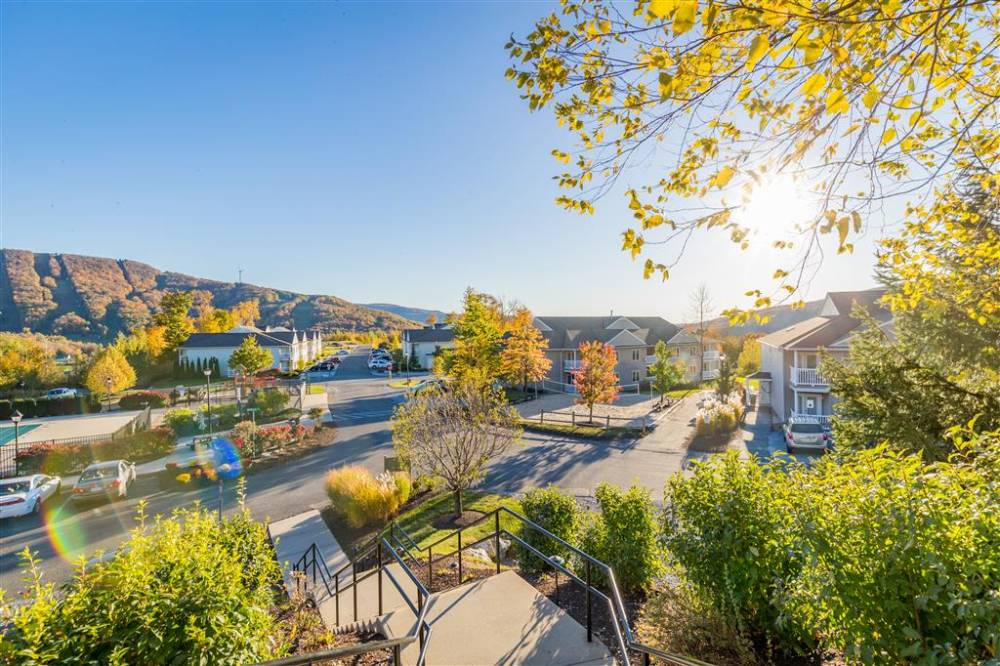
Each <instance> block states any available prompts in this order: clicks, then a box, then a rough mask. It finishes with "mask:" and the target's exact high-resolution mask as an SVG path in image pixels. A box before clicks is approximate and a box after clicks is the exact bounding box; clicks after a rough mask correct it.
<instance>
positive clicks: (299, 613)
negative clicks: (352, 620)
mask: <svg viewBox="0 0 1000 666" xmlns="http://www.w3.org/2000/svg"><path fill="white" fill-rule="evenodd" d="M277 619H278V621H279V625H280V626H281V628H282V629H283V630H284V632H285V633H286V635H287V637H288V638H289V639H290V640H291V642H292V646H291V647H292V649H291V651H290V652H289V655H301V654H311V653H314V652H322V651H324V650H331V649H334V648H338V647H346V646H349V645H358V644H360V643H370V642H373V641H380V640H385V636H383V635H382V634H380V633H377V632H370V631H362V632H351V633H343V634H337V633H333V632H332V631H330V630H329V629H327V628H326V627H325V626H324V625H323V620H322V618H321V617H320V614H319V611H318V610H316V606H315V605H314V604H313V603H312V602H311V601H308V600H306V599H305V598H302V597H296V598H294V599H292V600H291V601H290V603H288V604H286V605H283V606H282V607H281V609H280V611H278V613H277ZM311 663H313V664H317V665H319V664H324V665H327V666H334V665H336V666H348V665H351V666H383V665H385V666H388V665H389V664H391V663H392V650H377V651H373V652H366V653H363V654H359V655H354V656H350V657H343V658H338V659H326V660H322V661H314V662H311Z"/></svg>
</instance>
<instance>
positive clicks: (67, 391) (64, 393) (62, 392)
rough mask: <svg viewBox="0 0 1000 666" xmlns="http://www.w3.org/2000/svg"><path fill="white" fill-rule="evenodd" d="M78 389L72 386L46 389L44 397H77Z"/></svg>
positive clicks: (54, 398)
mask: <svg viewBox="0 0 1000 666" xmlns="http://www.w3.org/2000/svg"><path fill="white" fill-rule="evenodd" d="M76 393H77V392H76V389H71V388H54V389H52V390H50V391H46V392H45V395H43V396H42V397H43V398H45V399H46V400H56V399H58V398H75V397H76Z"/></svg>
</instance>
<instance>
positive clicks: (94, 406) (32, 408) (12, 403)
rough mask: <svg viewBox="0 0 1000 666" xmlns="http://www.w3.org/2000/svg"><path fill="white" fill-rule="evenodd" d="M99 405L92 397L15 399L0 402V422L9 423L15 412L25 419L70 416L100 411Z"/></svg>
mask: <svg viewBox="0 0 1000 666" xmlns="http://www.w3.org/2000/svg"><path fill="white" fill-rule="evenodd" d="M100 409H101V403H100V401H99V400H98V399H97V398H95V397H93V396H88V397H85V396H78V397H75V398H52V399H46V398H16V399H14V400H10V399H4V400H0V421H9V420H10V417H11V415H12V414H13V413H14V412H15V411H18V412H21V414H22V415H23V416H24V418H26V419H33V418H41V417H44V416H70V415H73V414H90V413H91V412H96V411H100Z"/></svg>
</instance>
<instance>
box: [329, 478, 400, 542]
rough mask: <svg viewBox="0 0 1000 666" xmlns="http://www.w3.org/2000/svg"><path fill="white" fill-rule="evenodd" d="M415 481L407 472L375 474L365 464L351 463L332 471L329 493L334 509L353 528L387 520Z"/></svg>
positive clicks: (396, 510)
mask: <svg viewBox="0 0 1000 666" xmlns="http://www.w3.org/2000/svg"><path fill="white" fill-rule="evenodd" d="M411 490H412V484H411V483H410V477H409V476H408V475H407V474H406V473H405V472H395V473H393V472H382V473H381V474H379V475H378V476H372V474H371V472H369V471H368V470H367V469H365V468H364V467H359V466H357V465H351V466H348V467H341V468H340V469H335V470H333V471H331V472H330V474H329V475H328V476H327V477H326V493H327V495H328V496H329V497H330V502H331V503H332V504H333V508H334V510H335V511H336V512H337V513H339V514H340V515H342V516H343V517H344V518H345V519H346V520H347V522H348V524H350V525H351V526H352V527H364V526H365V525H370V524H372V523H378V522H385V521H387V520H389V519H390V518H392V517H393V516H394V515H396V512H398V511H399V507H401V506H402V505H403V504H405V503H406V500H408V499H409V498H410V491H411Z"/></svg>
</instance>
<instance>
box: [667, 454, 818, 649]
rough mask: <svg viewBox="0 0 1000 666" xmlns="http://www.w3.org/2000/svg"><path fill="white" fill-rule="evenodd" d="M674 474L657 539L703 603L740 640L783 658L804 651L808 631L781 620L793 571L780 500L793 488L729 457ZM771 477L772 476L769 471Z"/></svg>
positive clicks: (795, 553)
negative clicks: (768, 647) (770, 647)
mask: <svg viewBox="0 0 1000 666" xmlns="http://www.w3.org/2000/svg"><path fill="white" fill-rule="evenodd" d="M693 470H694V473H693V474H691V475H685V474H675V475H674V476H673V477H671V478H670V479H669V481H668V482H667V485H666V489H665V490H664V507H665V509H664V514H663V515H664V525H663V527H664V529H663V532H664V539H665V546H666V549H667V551H668V553H669V555H670V558H671V561H672V562H673V563H674V564H675V565H678V566H679V567H680V569H681V571H682V573H683V576H684V578H685V579H686V580H687V581H688V582H690V583H691V585H692V586H693V588H694V589H695V590H697V591H698V592H699V593H700V594H701V596H702V598H703V599H704V601H705V602H706V603H708V604H709V605H711V606H712V607H713V608H714V609H715V611H716V612H718V613H720V614H721V615H722V616H723V617H730V618H732V619H733V621H734V622H735V624H736V625H737V626H738V627H740V629H741V630H742V631H744V632H746V635H747V636H749V637H752V638H754V639H764V640H769V641H770V642H771V643H774V644H779V645H781V646H783V647H784V648H785V651H787V652H799V651H804V650H809V649H811V647H812V646H811V643H810V632H809V631H808V630H807V629H805V628H803V627H802V626H801V625H799V624H798V623H797V622H795V621H792V620H790V619H789V618H787V617H786V616H785V614H784V609H783V607H782V599H783V597H782V593H783V590H784V588H785V587H786V586H787V585H788V583H789V581H791V580H793V579H794V578H795V577H796V576H797V575H798V573H799V571H800V570H801V565H802V559H801V552H799V548H798V547H797V539H796V538H795V534H794V531H793V529H792V520H791V517H790V515H789V511H788V507H787V506H786V505H785V504H786V496H787V495H788V494H789V493H794V492H795V491H796V489H795V488H794V487H793V486H791V485H790V484H789V483H788V479H787V477H786V476H785V475H784V474H782V473H781V472H780V471H779V470H777V469H769V468H765V467H762V466H760V465H757V464H756V463H753V462H749V461H745V460H741V459H740V457H739V454H738V453H737V452H736V451H730V452H728V453H726V454H724V455H719V456H713V457H711V458H709V459H708V460H706V461H704V462H700V463H696V464H695V465H693ZM769 472H773V473H769Z"/></svg>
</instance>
